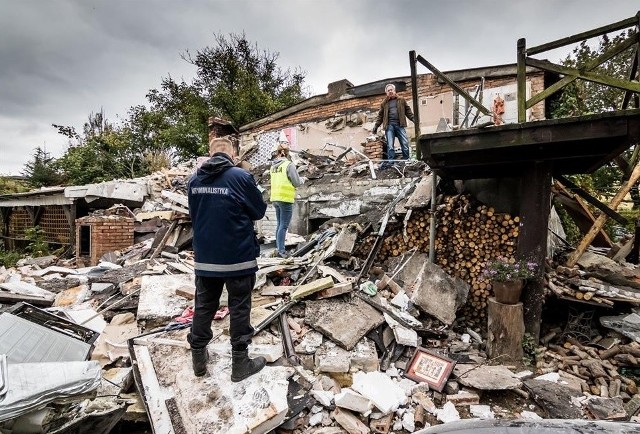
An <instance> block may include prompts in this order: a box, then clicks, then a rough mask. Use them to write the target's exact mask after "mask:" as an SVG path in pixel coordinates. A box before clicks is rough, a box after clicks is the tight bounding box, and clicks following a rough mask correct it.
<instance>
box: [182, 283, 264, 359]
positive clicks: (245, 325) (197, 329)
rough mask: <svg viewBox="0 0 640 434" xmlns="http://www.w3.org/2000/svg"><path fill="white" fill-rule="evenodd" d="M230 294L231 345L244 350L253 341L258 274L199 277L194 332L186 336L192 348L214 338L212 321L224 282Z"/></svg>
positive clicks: (235, 349) (192, 330) (204, 344)
mask: <svg viewBox="0 0 640 434" xmlns="http://www.w3.org/2000/svg"><path fill="white" fill-rule="evenodd" d="M225 283H226V285H227V292H228V293H229V315H230V317H231V319H230V327H229V328H230V330H229V331H230V333H231V348H232V350H233V351H244V350H246V349H247V347H248V346H249V344H250V343H251V338H252V337H253V327H251V322H250V314H251V291H252V290H253V286H254V285H255V283H256V275H255V273H254V274H250V275H246V276H238V277H206V276H196V299H195V309H194V314H193V324H192V325H191V333H189V336H187V340H188V341H189V344H191V348H203V347H206V346H207V344H208V343H209V342H210V341H211V338H212V337H213V332H212V331H211V322H212V321H213V316H214V315H215V313H216V311H217V310H218V308H219V307H220V296H221V295H222V288H223V286H224V284H225Z"/></svg>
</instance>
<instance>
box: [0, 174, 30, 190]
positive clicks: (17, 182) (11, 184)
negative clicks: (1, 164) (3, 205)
mask: <svg viewBox="0 0 640 434" xmlns="http://www.w3.org/2000/svg"><path fill="white" fill-rule="evenodd" d="M26 191H29V186H28V185H27V182H26V180H24V179H17V177H15V176H0V194H12V193H24V192H26Z"/></svg>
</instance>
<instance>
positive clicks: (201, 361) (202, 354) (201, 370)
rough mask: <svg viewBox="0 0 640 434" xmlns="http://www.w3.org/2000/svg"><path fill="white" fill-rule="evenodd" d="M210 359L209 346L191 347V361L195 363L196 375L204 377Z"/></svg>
mask: <svg viewBox="0 0 640 434" xmlns="http://www.w3.org/2000/svg"><path fill="white" fill-rule="evenodd" d="M208 361H209V352H208V351H207V347H203V348H191V362H192V363H193V373H194V374H195V376H196V377H202V376H203V375H204V374H206V373H207V362H208Z"/></svg>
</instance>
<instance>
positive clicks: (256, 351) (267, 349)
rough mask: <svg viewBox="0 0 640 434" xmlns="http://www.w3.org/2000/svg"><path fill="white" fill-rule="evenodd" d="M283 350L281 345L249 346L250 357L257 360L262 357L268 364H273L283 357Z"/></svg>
mask: <svg viewBox="0 0 640 434" xmlns="http://www.w3.org/2000/svg"><path fill="white" fill-rule="evenodd" d="M282 354H283V350H282V345H281V344H273V345H270V344H251V345H249V357H251V358H255V357H259V356H262V357H264V358H265V359H266V360H267V363H273V362H275V361H276V360H278V359H279V358H280V357H282Z"/></svg>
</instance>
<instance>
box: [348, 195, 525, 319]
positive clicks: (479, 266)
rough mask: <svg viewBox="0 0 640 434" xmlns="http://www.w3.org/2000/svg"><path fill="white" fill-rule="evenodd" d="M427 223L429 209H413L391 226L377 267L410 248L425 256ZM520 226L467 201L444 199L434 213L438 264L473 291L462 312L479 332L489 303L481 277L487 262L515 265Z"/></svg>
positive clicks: (365, 246)
mask: <svg viewBox="0 0 640 434" xmlns="http://www.w3.org/2000/svg"><path fill="white" fill-rule="evenodd" d="M429 219H430V213H429V211H428V210H427V209H414V210H412V211H411V213H410V214H409V215H408V217H407V218H405V220H404V221H402V222H398V223H397V224H395V225H393V226H389V227H388V228H387V229H388V230H387V233H386V237H385V238H384V240H383V242H382V246H381V247H380V251H379V253H378V256H377V258H376V261H377V262H378V263H385V262H386V261H387V260H388V259H389V258H390V257H396V256H399V255H402V254H403V253H405V252H407V251H408V250H411V249H414V248H415V249H416V250H417V251H418V252H424V253H428V251H429V226H430V221H429ZM519 222H520V219H519V217H517V216H515V217H512V216H511V215H509V214H500V213H496V212H495V211H494V209H493V208H491V207H488V206H486V205H483V204H480V203H474V202H472V199H470V197H469V196H466V195H456V196H446V197H444V199H443V201H442V203H441V205H439V207H438V210H437V221H436V228H437V229H436V240H435V248H436V262H437V264H438V265H439V266H440V267H442V268H443V269H444V270H445V271H446V272H447V273H449V274H450V275H452V276H456V277H460V278H461V279H462V280H464V281H465V282H467V283H468V284H469V285H470V286H471V290H470V293H469V299H468V302H467V304H466V305H465V306H464V308H463V314H464V317H465V322H466V323H467V325H469V326H472V327H476V328H480V329H483V328H484V327H485V326H486V308H487V298H488V297H489V296H491V295H492V291H491V284H490V282H489V281H488V280H487V279H486V278H484V277H483V273H482V272H483V269H484V266H485V264H486V263H487V261H489V260H491V259H495V258H497V257H499V256H502V257H504V258H507V259H508V260H512V261H515V259H514V255H515V251H516V243H517V239H518V234H519V225H520V223H519ZM374 240H375V238H374V237H373V236H370V237H367V238H365V239H364V240H363V242H362V243H361V244H360V247H359V249H358V251H359V253H360V256H363V257H366V256H367V254H368V253H369V252H370V250H371V248H372V247H373V242H374Z"/></svg>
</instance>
